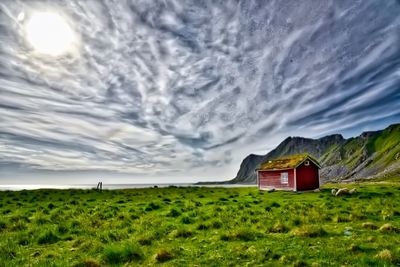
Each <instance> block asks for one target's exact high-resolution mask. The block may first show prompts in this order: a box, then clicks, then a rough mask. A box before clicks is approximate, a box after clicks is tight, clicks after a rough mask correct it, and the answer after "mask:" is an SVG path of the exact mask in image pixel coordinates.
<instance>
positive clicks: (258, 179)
mask: <svg viewBox="0 0 400 267" xmlns="http://www.w3.org/2000/svg"><path fill="white" fill-rule="evenodd" d="M256 175H257V187H258V189H260V178H259V177H258V170H256Z"/></svg>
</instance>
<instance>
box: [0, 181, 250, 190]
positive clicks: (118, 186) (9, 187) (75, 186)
mask: <svg viewBox="0 0 400 267" xmlns="http://www.w3.org/2000/svg"><path fill="white" fill-rule="evenodd" d="M170 186H177V187H189V186H195V187H248V186H256V185H252V184H212V182H210V184H197V183H128V184H127V183H121V184H111V183H110V184H108V183H103V187H102V189H103V190H117V189H139V188H154V187H157V188H165V187H170ZM96 187H97V184H0V191H21V190H39V189H59V190H63V189H64V190H67V189H96Z"/></svg>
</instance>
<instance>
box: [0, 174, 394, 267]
mask: <svg viewBox="0 0 400 267" xmlns="http://www.w3.org/2000/svg"><path fill="white" fill-rule="evenodd" d="M332 186H333V185H326V186H325V188H324V189H323V190H322V192H321V193H292V192H273V193H266V192H259V191H258V190H257V189H256V188H196V187H191V188H157V189H156V188H154V189H132V190H115V191H103V192H97V191H94V190H34V191H19V192H0V266H7V267H8V266H141V265H143V266H152V265H159V266H398V265H399V264H400V183H399V182H398V179H394V180H393V181H392V182H391V183H375V184H372V183H371V184H368V183H363V184H357V185H355V184H353V185H348V187H349V188H352V187H357V189H358V193H357V194H356V195H351V196H345V197H334V196H332V195H331V193H330V188H331V187H332Z"/></svg>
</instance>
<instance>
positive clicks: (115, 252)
mask: <svg viewBox="0 0 400 267" xmlns="http://www.w3.org/2000/svg"><path fill="white" fill-rule="evenodd" d="M143 258H144V254H143V252H142V250H141V249H140V247H139V246H137V245H135V244H133V243H124V244H112V245H109V246H107V247H105V248H104V259H105V261H106V262H107V263H109V264H121V263H128V262H134V261H140V260H142V259H143Z"/></svg>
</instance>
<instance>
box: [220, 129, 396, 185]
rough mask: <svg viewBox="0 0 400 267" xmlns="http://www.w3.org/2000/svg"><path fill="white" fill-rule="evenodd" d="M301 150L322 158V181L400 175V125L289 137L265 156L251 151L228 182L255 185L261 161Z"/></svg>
mask: <svg viewBox="0 0 400 267" xmlns="http://www.w3.org/2000/svg"><path fill="white" fill-rule="evenodd" d="M299 153H308V154H310V155H312V156H313V157H315V158H316V159H318V161H319V162H320V163H321V166H322V168H321V171H320V176H321V180H322V182H327V181H340V180H358V179H368V178H374V177H382V176H385V175H390V174H392V173H399V174H400V124H392V125H390V126H388V127H387V128H385V129H383V130H377V131H367V132H363V133H361V134H360V135H359V136H357V137H351V138H347V139H346V138H344V137H343V136H342V135H341V134H331V135H327V136H323V137H320V138H318V139H312V138H305V137H299V136H293V137H292V136H289V137H287V138H285V139H284V140H283V141H282V142H281V143H280V144H279V145H278V146H277V147H276V148H275V149H273V150H271V151H270V152H268V153H267V154H265V155H256V154H250V155H248V156H247V157H245V158H244V159H243V161H242V162H241V164H240V168H239V171H238V172H237V174H236V177H235V178H233V179H232V180H230V181H228V182H227V183H234V184H241V183H242V184H254V183H256V173H255V169H256V167H257V165H258V164H260V163H262V162H264V161H266V160H270V159H274V158H278V157H282V156H288V155H293V154H299Z"/></svg>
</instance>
